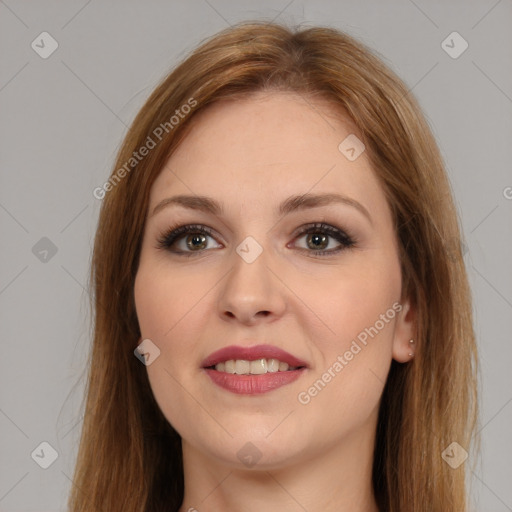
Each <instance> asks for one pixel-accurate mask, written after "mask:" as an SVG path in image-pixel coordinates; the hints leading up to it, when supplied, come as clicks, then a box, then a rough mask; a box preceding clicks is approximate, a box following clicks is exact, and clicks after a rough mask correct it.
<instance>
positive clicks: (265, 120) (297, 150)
mask: <svg viewBox="0 0 512 512" xmlns="http://www.w3.org/2000/svg"><path fill="white" fill-rule="evenodd" d="M192 123H193V125H192V129H191V130H190V132H189V134H188V135H187V137H186V138H185V139H184V140H183V141H182V143H181V144H180V146H179V147H178V148H177V150H176V151H175V152H174V153H173V155H172V156H171V157H170V158H169V160H168V161H167V163H166V165H165V166H164V168H163V169H162V171H161V173H160V174H159V176H158V177H157V179H156V181H155V183H154V184H153V188H152V193H151V204H150V208H151V207H152V206H154V204H155V203H156V202H158V201H160V200H162V199H163V198H165V197H167V196H168V195H170V194H173V193H175V194H179V193H187V194H190V193H193V194H198V195H209V196H215V197H217V198H219V199H220V200H221V201H223V202H224V203H227V204H230V203H237V202H242V201H243V202H245V203H247V202H254V203H257V204H263V203H267V202H268V201H275V202H278V201H279V200H280V198H282V197H285V196H286V197H288V196H291V195H293V194H304V193H307V192H312V193H320V192H340V193H344V194H347V195H352V196H353V197H354V198H356V199H358V200H362V201H365V202H368V203H374V205H375V206H378V205H379V204H381V206H384V205H383V203H382V201H383V200H384V196H383V191H382V190H381V188H380V186H379V184H378V182H377V180H376V177H375V175H374V172H373V170H372V169H371V166H370V164H369V160H368V158H367V156H366V154H365V152H364V151H363V152H362V153H361V155H360V156H359V157H358V158H356V159H355V160H352V161H351V160H349V159H347V157H346V156H345V155H344V154H343V153H342V152H341V151H340V149H339V146H340V143H342V142H343V141H345V140H346V139H347V137H349V136H350V137H354V136H356V137H357V135H358V132H357V130H356V128H355V126H354V124H353V122H351V120H349V119H348V118H347V117H346V116H344V114H343V110H342V109H341V108H339V107H337V106H336V105H334V104H333V103H331V102H328V101H327V100H325V99H321V98H312V97H309V96H303V95H299V94H296V93H288V92H287V93H284V92H261V93H255V94H253V95H251V96H249V97H247V98H244V99H237V100H229V101H221V102H218V103H215V104H213V105H211V106H210V107H207V108H206V109H204V110H203V111H201V112H199V113H198V114H197V117H196V118H195V119H193V120H192ZM359 138H360V137H359ZM349 140H353V139H349ZM365 198H366V200H365Z"/></svg>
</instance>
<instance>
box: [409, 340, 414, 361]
mask: <svg viewBox="0 0 512 512" xmlns="http://www.w3.org/2000/svg"><path fill="white" fill-rule="evenodd" d="M409 343H411V344H412V343H414V340H409ZM409 356H410V357H414V353H413V352H409Z"/></svg>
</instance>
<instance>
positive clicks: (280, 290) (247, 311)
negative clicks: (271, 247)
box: [218, 250, 288, 325]
mask: <svg viewBox="0 0 512 512" xmlns="http://www.w3.org/2000/svg"><path fill="white" fill-rule="evenodd" d="M269 259H270V258H268V257H267V251H265V250H263V252H262V253H261V254H260V255H259V256H258V257H257V258H256V259H255V260H254V261H253V262H252V263H248V262H247V261H246V260H244V259H243V258H242V257H241V256H239V254H238V253H236V252H235V253H234V254H233V260H234V262H233V267H232V269H231V270H230V271H229V272H228V274H227V276H226V279H225V280H224V285H223V287H221V288H220V289H219V294H220V299H219V302H218V304H219V306H218V307H219V314H220V315H221V316H222V318H223V319H224V320H225V321H237V322H239V323H242V324H245V325H253V324H256V323H258V322H266V323H268V322H273V321H275V320H276V319H277V318H280V317H281V316H282V315H283V313H284V312H285V310H286V293H287V291H288V288H287V287H286V285H285V284H283V282H282V280H281V279H280V278H279V275H278V272H276V270H274V269H273V268H271V267H272V266H274V267H275V265H272V264H271V262H270V261H269Z"/></svg>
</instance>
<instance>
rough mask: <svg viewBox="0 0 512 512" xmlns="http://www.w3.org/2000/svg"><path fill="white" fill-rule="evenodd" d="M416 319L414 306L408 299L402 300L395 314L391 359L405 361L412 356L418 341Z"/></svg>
mask: <svg viewBox="0 0 512 512" xmlns="http://www.w3.org/2000/svg"><path fill="white" fill-rule="evenodd" d="M416 320H417V311H416V308H414V307H413V306H412V305H411V302H410V301H409V300H406V301H404V302H402V310H401V311H400V312H399V313H398V315H397V316H396V323H395V333H394V338H393V359H395V361H398V362H399V363H406V362H408V361H410V360H411V359H412V358H413V357H414V353H415V351H416V345H417V343H418V341H417V339H416V338H417V333H416V325H417V322H416ZM411 340H413V342H411ZM410 354H412V355H410Z"/></svg>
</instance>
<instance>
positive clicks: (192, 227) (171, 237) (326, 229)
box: [156, 221, 358, 257]
mask: <svg viewBox="0 0 512 512" xmlns="http://www.w3.org/2000/svg"><path fill="white" fill-rule="evenodd" d="M197 233H200V234H203V235H205V236H208V237H211V238H213V239H216V238H217V236H216V235H217V233H216V231H215V230H214V229H212V228H210V227H209V226H206V225H204V224H186V223H185V224H181V223H178V224H176V225H174V226H171V227H169V228H168V229H166V230H165V231H164V232H162V233H161V234H160V236H159V237H158V241H157V242H158V243H157V246H156V248H157V249H164V250H167V251H168V252H170V253H172V254H176V255H180V256H181V255H185V256H194V255H195V254H197V255H199V254H202V253H204V252H207V251H206V249H200V250H198V251H188V250H185V251H184V250H172V249H171V247H172V246H173V245H175V244H176V242H179V241H181V240H182V239H183V238H184V237H185V235H188V234H197ZM315 233H323V234H325V235H327V237H329V238H331V239H334V240H336V241H337V242H338V244H339V246H338V247H337V248H335V249H322V250H313V249H311V250H310V249H307V248H298V250H299V251H301V252H306V253H309V254H310V255H314V257H325V256H331V255H336V254H338V253H339V252H341V251H344V250H347V249H351V248H353V247H357V246H358V240H357V238H356V237H355V236H354V235H353V234H351V233H350V232H349V230H347V229H344V228H339V227H337V226H335V225H332V224H330V223H326V222H324V221H322V222H312V223H308V224H304V225H302V226H300V227H299V228H298V229H297V230H296V231H295V233H294V234H293V235H292V236H293V242H292V243H293V247H295V242H296V240H297V239H298V238H301V237H302V236H304V235H307V234H315ZM217 243H218V242H217ZM221 245H222V243H221ZM286 247H289V244H287V245H286ZM210 250H211V249H210Z"/></svg>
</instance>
